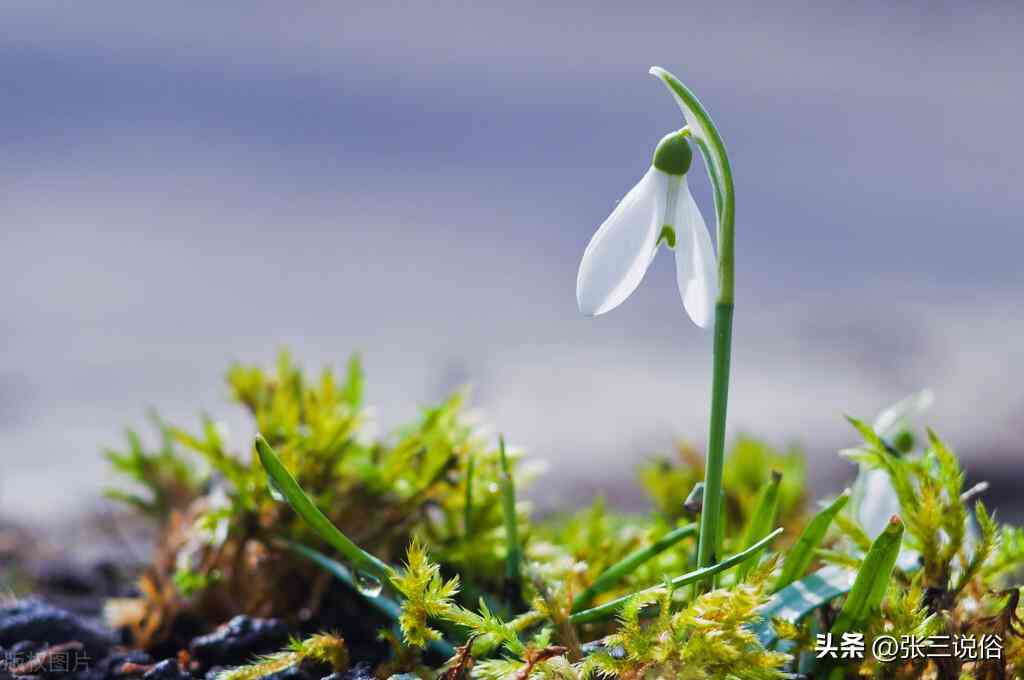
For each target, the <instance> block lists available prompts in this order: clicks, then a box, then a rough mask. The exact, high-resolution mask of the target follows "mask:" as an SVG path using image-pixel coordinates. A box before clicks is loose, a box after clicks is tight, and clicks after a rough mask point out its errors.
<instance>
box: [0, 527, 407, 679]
mask: <svg viewBox="0 0 1024 680" xmlns="http://www.w3.org/2000/svg"><path fill="white" fill-rule="evenodd" d="M85 542H88V539H85ZM98 552H100V553H105V556H104V557H102V558H99V559H92V560H84V561H83V560H80V559H76V558H75V557H74V556H70V555H69V554H68V553H67V551H60V550H54V549H52V548H50V547H47V546H44V545H41V544H40V542H38V541H37V540H36V537H34V536H33V535H32V534H31V532H25V531H23V530H20V529H14V528H11V527H4V526H0V680H56V679H58V678H60V679H61V680H63V679H67V680H199V679H202V680H207V679H209V680H213V678H214V677H216V675H217V674H218V673H220V672H221V671H223V670H225V669H228V668H231V667H233V666H238V665H242V664H245V663H247V662H249V661H252V660H253V659H254V657H257V656H259V655H263V654H269V653H272V652H277V651H280V650H281V649H282V648H283V647H285V646H286V645H287V643H288V641H289V639H290V638H292V637H301V636H304V635H307V634H310V633H314V632H319V631H332V632H338V633H339V634H341V635H342V637H344V638H345V640H346V644H347V646H348V648H349V651H350V654H351V657H352V658H353V661H354V662H360V663H356V665H355V666H354V667H353V668H352V669H351V670H349V671H347V672H345V673H332V669H330V668H329V667H327V666H318V665H316V664H310V663H304V664H301V665H299V666H293V667H290V668H287V669H285V670H283V671H280V672H278V673H275V674H273V675H272V676H268V677H270V678H271V679H272V680H320V679H321V678H324V680H369V679H370V678H372V677H373V675H372V673H371V669H372V668H373V667H374V665H376V664H377V663H378V662H379V661H381V660H383V658H384V657H385V655H386V654H387V647H386V645H385V644H384V643H382V642H380V641H379V640H377V639H376V638H375V635H374V631H376V630H377V629H378V628H379V627H386V622H384V621H377V620H375V617H374V616H372V615H370V614H369V613H368V612H367V611H366V609H365V607H363V606H360V603H359V602H358V601H357V600H356V599H355V598H354V597H353V595H352V594H351V593H348V592H347V591H346V590H345V589H344V588H343V587H338V588H336V589H331V590H330V592H328V593H327V596H326V597H327V602H326V603H325V606H324V607H323V608H322V611H323V612H324V614H321V615H320V616H319V617H318V618H317V619H311V620H303V621H297V622H285V621H280V620H277V619H260V618H253V617H249V616H244V615H239V616H235V617H234V618H232V619H230V620H229V621H226V622H224V621H195V620H182V621H180V622H177V625H176V626H175V630H174V631H173V633H172V635H171V638H170V639H168V640H167V641H166V642H165V643H163V644H162V645H160V646H159V647H158V648H154V649H151V650H140V649H133V648H132V647H131V645H130V640H129V637H128V635H127V634H126V633H125V632H122V631H115V630H111V629H110V628H109V627H108V626H106V625H105V623H104V622H103V605H104V602H105V601H106V600H107V599H108V598H111V597H124V596H134V595H137V592H136V591H135V588H134V585H133V584H134V582H135V576H136V574H137V573H138V569H139V568H140V567H141V566H142V559H144V556H145V555H146V553H147V552H148V551H147V550H146V548H145V546H144V545H143V546H133V548H132V549H130V550H129V549H125V548H124V546H123V545H122V546H114V547H111V548H110V549H109V550H100V551H98ZM8 593H9V594H11V595H10V596H8V597H6V599H4V594H8ZM17 595H20V597H15V596H17Z"/></svg>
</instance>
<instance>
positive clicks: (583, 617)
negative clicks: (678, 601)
mask: <svg viewBox="0 0 1024 680" xmlns="http://www.w3.org/2000/svg"><path fill="white" fill-rule="evenodd" d="M781 533H782V529H781V528H779V529H776V530H775V531H773V532H772V533H770V534H768V535H767V536H765V537H764V538H762V539H761V540H760V541H758V542H757V543H755V544H754V545H752V546H750V547H749V548H747V549H746V550H744V551H742V552H738V553H736V554H735V555H730V556H729V557H727V558H725V559H724V560H722V561H721V562H718V563H717V564H713V565H711V566H710V567H704V568H702V569H695V570H694V571H691V572H687V573H685V574H683V575H681V576H676V577H675V578H674V579H672V580H671V581H669V583H668V585H669V587H671V588H672V589H673V590H675V589H676V588H681V587H683V586H686V585H689V584H691V583H696V582H697V581H701V580H703V579H706V578H709V577H711V576H714V575H715V574H718V573H720V572H723V571H725V570H726V569H730V568H732V567H735V566H736V565H737V564H742V563H743V562H745V561H747V560H749V559H750V558H752V557H755V556H756V555H757V554H758V553H759V552H760V551H761V549H763V548H764V547H765V546H767V545H768V544H769V543H771V542H772V541H773V540H774V539H775V537H776V536H778V535H779V534H781ZM664 588H665V586H652V587H651V588H646V589H645V590H641V591H639V592H636V593H631V594H629V595H624V596H622V597H620V598H618V599H615V600H612V601H611V602H606V603H604V604H602V605H598V606H597V607H593V608H591V609H585V610H583V611H581V612H577V613H575V614H573V615H572V616H570V617H569V621H570V623H577V624H578V623H589V622H591V621H603V620H605V619H609V618H611V617H613V616H615V614H617V613H618V612H619V610H620V609H622V608H623V606H625V604H626V603H627V602H629V600H630V599H632V598H633V597H634V596H636V595H640V594H644V593H657V592H660V591H661V590H663V589H664Z"/></svg>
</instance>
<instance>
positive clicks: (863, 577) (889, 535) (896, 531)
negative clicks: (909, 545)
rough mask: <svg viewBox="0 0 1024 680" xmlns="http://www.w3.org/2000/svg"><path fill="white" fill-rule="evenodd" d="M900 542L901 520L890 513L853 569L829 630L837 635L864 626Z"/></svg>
mask: <svg viewBox="0 0 1024 680" xmlns="http://www.w3.org/2000/svg"><path fill="white" fill-rule="evenodd" d="M902 542H903V522H902V520H900V518H899V516H898V515H893V516H892V518H891V519H890V520H889V525H888V526H887V527H886V528H885V530H884V531H883V532H882V533H881V534H879V535H878V538H876V539H875V541H874V543H872V544H871V549H870V550H868V554H867V555H865V556H864V562H863V563H862V564H861V567H860V570H859V571H858V572H857V578H856V580H855V581H854V582H853V587H852V588H851V589H850V594H849V595H848V596H847V598H846V602H844V603H843V608H842V610H840V612H839V616H838V617H837V618H836V621H835V623H833V624H832V633H833V634H841V633H846V632H849V631H851V630H858V629H860V628H862V627H863V626H864V624H865V623H866V622H867V620H868V618H869V617H870V616H871V615H872V614H873V613H874V612H876V611H878V609H879V608H880V607H881V605H882V598H884V597H885V591H886V588H887V587H888V586H889V578H890V577H891V576H892V570H893V567H894V566H896V559H897V558H898V557H899V555H900V544H901V543H902Z"/></svg>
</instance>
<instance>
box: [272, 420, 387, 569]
mask: <svg viewBox="0 0 1024 680" xmlns="http://www.w3.org/2000/svg"><path fill="white" fill-rule="evenodd" d="M256 453H257V454H258V455H259V458H260V463H261V464H262V465H263V469H264V470H266V471H267V476H268V477H269V478H270V480H271V481H272V483H273V485H274V488H275V489H276V490H277V491H278V492H279V493H280V494H281V495H282V496H284V499H285V500H286V501H287V502H288V505H290V506H292V509H293V510H295V512H296V513H297V514H298V515H299V517H301V518H302V519H304V520H305V521H306V523H307V524H309V526H310V527H312V528H313V530H314V531H316V532H317V533H318V534H320V537H321V538H323V539H324V540H325V541H327V542H328V543H330V544H331V547H333V548H334V549H335V550H337V551H338V552H340V553H341V554H342V555H344V556H345V557H346V558H347V559H348V560H349V561H350V562H351V563H352V565H353V566H354V567H355V568H356V569H359V570H361V571H364V572H367V573H369V574H370V575H372V576H374V577H375V578H378V579H385V580H390V578H391V576H392V574H393V573H394V570H393V569H392V568H391V567H389V566H388V565H387V564H385V563H384V562H382V561H381V560H379V559H377V558H376V557H374V556H373V555H371V554H370V553H368V552H366V551H365V550H363V549H362V548H360V547H359V546H358V545H356V544H355V543H353V542H352V540H351V539H350V538H349V537H348V536H346V535H345V534H343V533H341V530H340V529H338V527H336V526H334V524H333V523H332V522H331V520H329V519H327V516H326V515H324V513H322V512H320V508H318V507H316V504H315V503H314V502H313V501H312V499H310V497H309V496H307V495H306V492H305V491H303V490H302V487H301V486H299V483H298V482H296V481H295V478H294V477H292V475H291V473H290V472H288V469H287V468H285V466H284V464H283V463H282V462H281V459H280V458H278V456H277V454H276V453H275V452H274V449H273V448H271V446H270V444H268V443H267V440H266V439H264V438H263V436H262V435H256Z"/></svg>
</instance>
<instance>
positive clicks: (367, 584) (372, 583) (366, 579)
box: [355, 570, 384, 597]
mask: <svg viewBox="0 0 1024 680" xmlns="http://www.w3.org/2000/svg"><path fill="white" fill-rule="evenodd" d="M355 581H356V589H357V590H359V592H360V593H362V594H363V595H365V596H366V597H377V596H378V595H380V592H381V590H383V589H384V586H383V585H381V582H380V579H379V578H377V577H376V576H374V575H372V574H367V573H366V572H365V571H359V570H356V572H355Z"/></svg>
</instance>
